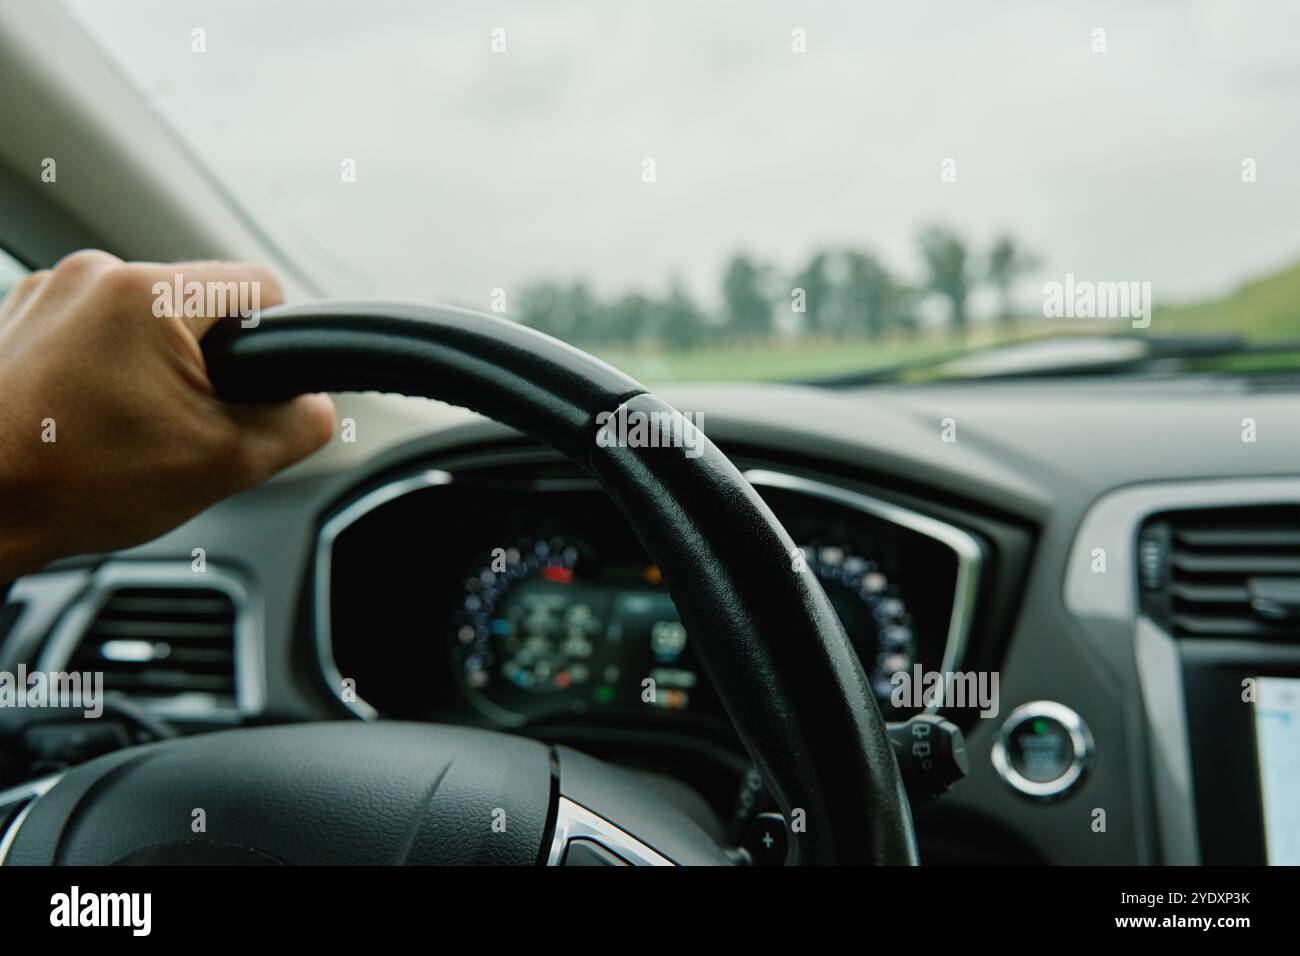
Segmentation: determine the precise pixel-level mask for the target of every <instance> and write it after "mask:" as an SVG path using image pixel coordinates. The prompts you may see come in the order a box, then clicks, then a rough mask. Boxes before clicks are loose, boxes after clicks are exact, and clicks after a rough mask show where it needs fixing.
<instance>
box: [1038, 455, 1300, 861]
mask: <svg viewBox="0 0 1300 956" xmlns="http://www.w3.org/2000/svg"><path fill="white" fill-rule="evenodd" d="M1295 502H1300V478H1297V477H1279V478H1243V479H1221V480H1211V481H1174V482H1159V483H1151V484H1142V485H1133V486H1130V487H1127V488H1120V489H1118V490H1116V491H1112V492H1110V493H1108V494H1106V495H1103V496H1102V497H1101V498H1099V499H1097V501H1095V502H1094V503H1093V505H1092V507H1091V508H1089V510H1088V512H1087V514H1086V515H1084V518H1083V521H1082V522H1081V523H1080V525H1079V530H1078V532H1077V533H1076V534H1075V537H1074V542H1073V544H1072V545H1071V548H1070V557H1069V562H1068V564H1067V566H1066V572H1065V581H1064V588H1063V592H1064V594H1063V596H1064V601H1065V606H1066V609H1067V610H1068V611H1069V612H1070V614H1072V615H1073V616H1074V617H1075V618H1076V619H1077V620H1078V622H1079V624H1080V625H1081V626H1082V627H1083V628H1084V630H1085V631H1086V632H1087V633H1088V634H1089V636H1090V637H1091V639H1092V640H1093V641H1094V642H1096V643H1097V644H1099V645H1105V644H1107V643H1110V642H1113V641H1115V640H1117V639H1123V640H1127V641H1129V642H1131V644H1132V648H1133V654H1134V663H1135V667H1136V670H1137V677H1138V685H1139V688H1140V691H1141V696H1142V701H1141V705H1142V708H1143V711H1142V712H1143V717H1144V722H1145V725H1146V726H1145V728H1144V730H1143V733H1142V734H1141V735H1140V736H1141V737H1142V738H1144V739H1145V740H1146V741H1147V749H1149V750H1150V757H1149V760H1150V764H1151V767H1150V773H1151V783H1152V791H1153V792H1152V800H1153V802H1154V807H1153V808H1152V813H1153V814H1154V816H1156V817H1157V818H1158V823H1157V824H1156V825H1157V826H1158V827H1159V832H1160V837H1161V846H1160V852H1161V859H1160V862H1162V863H1165V864H1180V865H1191V864H1197V863H1199V862H1200V840H1199V838H1198V836H1197V824H1196V809H1195V799H1194V795H1193V793H1192V783H1191V782H1192V767H1191V750H1190V746H1189V741H1188V735H1187V716H1186V707H1185V700H1184V690H1183V680H1182V668H1181V664H1180V657H1179V654H1178V647H1177V643H1176V642H1175V641H1174V639H1173V638H1172V637H1171V636H1170V635H1169V634H1167V633H1165V632H1164V631H1163V630H1162V629H1161V628H1159V627H1158V626H1157V625H1156V624H1155V623H1154V622H1151V621H1149V620H1147V619H1146V618H1144V617H1142V616H1141V615H1140V613H1139V605H1138V593H1137V568H1136V552H1137V534H1138V528H1139V527H1140V526H1141V524H1142V522H1143V521H1145V520H1146V519H1147V518H1148V517H1150V516H1151V515H1153V514H1157V513H1159V512H1162V511H1175V510H1188V509H1194V508H1233V507H1243V506H1250V505H1267V504H1283V503H1295ZM1096 548H1101V549H1104V552H1105V555H1106V573H1104V574H1101V573H1094V572H1093V571H1092V563H1093V550H1094V549H1096ZM1139 752H1143V751H1139ZM1156 811H1158V812H1156Z"/></svg>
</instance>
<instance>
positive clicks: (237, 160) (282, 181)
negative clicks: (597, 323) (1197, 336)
mask: <svg viewBox="0 0 1300 956" xmlns="http://www.w3.org/2000/svg"><path fill="white" fill-rule="evenodd" d="M68 5H69V6H70V7H71V8H72V9H73V10H74V12H75V13H76V14H77V15H78V17H79V18H80V19H81V21H82V22H83V23H85V24H86V25H87V27H88V28H89V29H90V31H91V32H92V33H93V34H94V35H95V36H97V37H98V38H99V39H100V41H101V43H102V45H103V46H104V48H105V49H106V50H107V51H108V52H109V53H110V55H111V56H112V57H113V58H114V59H115V60H117V61H118V62H119V64H120V65H121V67H122V68H123V69H124V70H125V71H126V73H127V74H128V75H129V76H130V77H131V78H132V79H133V80H134V82H135V83H136V84H137V86H138V87H139V88H140V90H141V91H142V93H143V94H144V95H145V97H146V98H147V100H148V101H149V102H150V103H151V104H152V105H153V106H154V107H155V108H156V109H157V110H158V111H159V112H160V113H161V114H162V115H163V116H164V117H165V118H166V119H167V120H168V121H169V122H170V123H171V124H172V125H173V126H174V127H175V128H176V129H177V130H178V131H179V133H180V134H181V136H182V137H183V138H184V139H185V140H187V141H188V142H189V143H190V144H191V146H192V147H193V149H194V151H195V152H196V154H197V155H198V156H199V157H201V159H202V161H203V162H204V163H205V164H206V165H207V166H208V167H209V168H210V170H211V171H212V172H213V173H214V175H216V177H217V178H218V179H220V180H221V181H222V182H223V183H224V184H225V185H226V186H227V188H228V189H229V190H230V191H231V192H232V193H233V195H234V196H235V197H236V198H237V199H238V201H239V202H240V203H241V204H242V205H243V206H244V207H245V209H246V210H247V211H248V212H249V213H250V214H251V215H252V216H253V218H255V219H256V220H258V221H259V223H260V224H261V225H262V226H263V228H264V229H265V230H266V231H267V232H268V233H269V234H270V235H271V236H272V237H273V238H274V239H275V240H276V241H277V242H278V243H279V244H280V245H282V246H283V247H284V248H285V249H286V250H287V251H288V253H289V254H290V256H291V257H293V258H294V259H296V260H297V261H298V262H299V263H300V265H302V266H303V267H304V268H305V269H306V270H307V271H308V272H309V273H310V274H311V275H313V276H314V277H315V278H316V279H317V280H318V281H319V282H320V284H321V285H322V286H323V287H324V288H325V289H326V291H327V292H329V293H331V294H335V295H345V296H354V295H363V296H377V297H383V298H389V299H410V300H415V301H433V302H448V303H454V304H461V305H466V306H470V307H474V308H479V309H486V308H488V307H489V303H490V298H491V295H492V290H493V289H496V288H502V289H506V290H507V292H510V291H511V290H518V289H520V288H522V287H523V286H524V285H525V284H527V283H529V282H531V281H536V280H541V279H553V280H560V281H571V280H578V279H581V280H584V281H587V282H588V283H590V284H591V285H592V287H593V288H595V289H596V290H597V291H598V292H599V293H601V294H605V295H615V294H619V293H622V292H626V291H631V290H640V291H646V292H650V293H659V292H662V291H663V290H664V289H665V288H666V287H667V285H668V283H669V281H670V279H672V278H674V277H675V278H678V279H680V281H682V282H683V283H684V284H685V285H686V286H687V288H688V289H689V290H690V291H691V292H692V293H694V294H695V295H696V296H697V297H698V298H699V299H700V300H701V301H702V302H704V303H705V304H706V305H713V304H715V303H716V300H717V297H718V285H719V282H720V277H721V274H722V270H723V267H724V265H725V263H726V261H727V259H728V258H729V257H730V256H731V255H732V254H733V253H735V252H738V251H745V252H748V253H750V254H752V255H754V256H757V257H759V258H761V259H763V260H765V261H768V262H771V263H772V264H773V265H774V266H775V267H777V268H778V269H780V270H785V271H788V272H793V271H794V270H795V269H797V268H798V267H799V266H800V265H801V264H802V262H803V261H805V260H806V259H807V258H808V256H809V255H810V254H812V253H813V252H814V251H816V250H817V249H819V248H826V247H838V246H854V247H860V248H864V249H867V250H870V251H873V252H874V253H876V254H877V255H878V256H880V257H881V258H882V259H883V260H885V261H886V262H887V263H889V264H890V265H891V266H893V267H894V268H895V269H897V270H898V271H899V272H900V273H902V274H903V275H904V276H907V277H909V278H913V279H915V278H916V277H917V276H918V275H919V265H918V259H917V252H916V235H917V232H918V231H919V229H920V228H922V227H923V226H925V225H928V224H931V223H941V224H944V225H947V226H950V227H953V228H955V229H957V230H958V231H960V232H961V233H962V234H963V235H965V236H966V238H967V239H968V240H969V241H970V242H971V244H972V246H973V248H974V250H975V251H976V252H977V253H978V252H980V251H982V250H984V249H986V248H987V247H988V246H989V245H990V244H991V243H992V241H993V240H994V238H995V237H996V236H997V235H999V234H1001V233H1004V232H1005V233H1009V234H1011V235H1012V236H1014V237H1015V238H1016V239H1017V240H1019V241H1020V242H1021V243H1022V244H1023V245H1024V246H1025V247H1026V248H1028V249H1029V250H1030V251H1032V252H1033V253H1034V254H1035V255H1036V256H1037V258H1038V260H1039V265H1038V267H1037V268H1036V269H1035V270H1034V271H1033V272H1032V273H1030V274H1028V275H1027V276H1026V277H1025V278H1024V279H1023V281H1022V282H1021V284H1020V286H1019V294H1020V296H1021V297H1023V298H1024V299H1025V300H1026V301H1028V302H1029V303H1031V304H1032V303H1034V302H1035V301H1036V300H1037V297H1038V295H1039V294H1040V290H1041V287H1042V284H1043V283H1044V282H1047V281H1052V280H1063V279H1064V277H1065V275H1066V274H1067V273H1073V274H1075V275H1076V276H1077V277H1078V278H1080V279H1091V280H1094V281H1120V280H1132V281H1149V282H1151V284H1152V289H1153V297H1154V298H1155V299H1156V301H1157V302H1161V301H1163V302H1175V301H1184V300H1190V299H1195V298H1199V297H1203V296H1207V295H1213V294H1218V293H1221V292H1226V291H1229V290H1230V289H1231V288H1233V287H1234V286H1235V285H1237V284H1239V283H1240V282H1242V281H1244V280H1246V279H1248V278H1251V277H1253V276H1256V275H1260V274H1264V273H1267V272H1270V271H1272V270H1274V269H1277V268H1280V267H1282V266H1284V265H1288V264H1290V263H1291V262H1294V261H1295V260H1296V259H1298V258H1300V162H1297V157H1298V155H1300V56H1296V55H1295V50H1294V41H1295V38H1296V37H1297V36H1300V4H1297V3H1295V2H1294V0H1283V2H1270V0H1252V2H1251V3H1240V2H1237V0H1215V2H1194V0H1184V2H1178V0H1170V2H1160V0H1151V2H1145V3H1134V2H1118V3H1071V4H1068V5H1067V4H1049V3H1042V2H1039V0H1004V2H999V3H987V4H985V3H981V4H975V3H970V2H945V3H927V2H909V3H887V4H886V3H867V2H862V0H857V2H852V0H849V2H843V3H837V2H804V3H776V2H755V0H744V2H739V0H737V2H711V3H710V2H704V0H685V2H683V0H654V2H598V0H590V2H585V3H578V2H564V0H558V2H547V3H526V2H518V3H497V2H483V0H477V2H395V0H366V2H364V3H356V2H350V0H349V2H322V0H316V2H305V0H282V2H276V3H266V2H259V0H217V2H195V0H68ZM195 29H202V30H203V31H205V40H206V52H203V53H196V52H194V51H193V50H192V39H193V31H194V30H195ZM498 30H499V31H503V32H502V33H497V34H495V37H496V38H497V40H498V45H499V42H500V40H501V38H502V37H504V45H505V49H504V51H502V52H494V51H493V49H492V45H493V40H494V31H498ZM796 30H802V31H804V34H803V35H804V36H805V37H806V41H805V47H806V48H805V50H804V52H796V51H795V50H794V49H792V46H793V45H794V32H793V31H796ZM1097 30H1102V31H1104V51H1102V52H1098V51H1095V50H1094V46H1095V45H1096V44H1097V39H1098V34H1097V33H1096V32H1095V31H1097ZM349 158H350V159H353V160H355V163H356V165H355V169H356V181H355V182H344V181H343V175H342V168H343V162H344V160H345V159H349ZM646 159H652V160H653V161H654V174H655V180H654V181H653V182H646V181H644V169H645V166H644V161H645V160H646ZM946 160H952V161H953V163H952V164H951V165H949V166H948V167H947V168H948V169H950V170H951V169H955V172H956V178H955V181H950V182H945V181H944V179H943V176H942V173H943V171H944V168H945V166H944V163H945V161H946ZM1247 160H1249V161H1251V162H1253V164H1254V170H1255V181H1254V182H1249V183H1247V182H1243V179H1242V164H1243V161H1247Z"/></svg>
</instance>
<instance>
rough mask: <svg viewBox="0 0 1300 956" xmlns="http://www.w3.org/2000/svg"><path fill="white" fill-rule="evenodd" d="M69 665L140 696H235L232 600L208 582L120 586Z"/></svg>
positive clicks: (229, 701)
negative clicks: (201, 584) (99, 674)
mask: <svg viewBox="0 0 1300 956" xmlns="http://www.w3.org/2000/svg"><path fill="white" fill-rule="evenodd" d="M68 667H69V669H72V670H80V671H102V672H103V674H104V689H105V690H117V691H121V692H123V693H124V694H126V695H128V696H129V697H132V698H136V699H143V700H149V699H155V700H156V699H158V698H175V697H176V696H177V695H181V694H193V693H198V694H202V695H205V696H206V697H208V698H214V699H213V700H212V701H211V702H212V703H213V704H216V705H219V706H223V707H230V706H233V705H234V701H235V605H234V602H233V601H232V600H231V598H230V595H228V594H226V593H225V592H224V591H218V590H215V589H211V588H188V587H186V588H179V587H170V588H168V587H123V588H120V589H118V590H116V591H114V593H113V595H112V597H110V598H109V600H108V602H107V603H106V604H105V605H104V606H103V608H102V609H101V610H100V612H99V614H98V615H97V616H96V617H95V620H94V622H93V623H92V624H91V625H90V628H89V629H88V630H87V631H86V633H85V636H84V637H83V638H82V639H81V643H80V644H79V645H78V646H77V650H76V652H75V653H74V654H73V656H72V660H71V661H70V662H69V664H68Z"/></svg>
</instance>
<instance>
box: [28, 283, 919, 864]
mask: <svg viewBox="0 0 1300 956" xmlns="http://www.w3.org/2000/svg"><path fill="white" fill-rule="evenodd" d="M262 318H263V321H262V322H261V323H260V324H259V325H258V326H256V327H255V328H243V327H241V324H240V321H239V320H238V319H237V318H230V319H225V320H223V321H222V322H220V323H218V325H217V326H215V327H214V328H213V329H212V331H211V332H209V334H208V335H207V336H206V337H205V338H204V340H203V352H204V356H205V358H206V361H207V367H208V374H209V376H210V377H211V380H212V382H213V385H214V386H215V388H216V391H217V394H218V395H220V396H221V397H222V398H224V399H226V400H230V401H237V402H274V401H282V400H285V399H288V398H291V397H293V396H295V395H298V394H302V393H304V392H318V391H329V392H342V391H382V392H398V393H402V394H405V395H418V396H425V397H428V398H436V399H441V400H443V401H446V402H449V403H451V404H454V405H460V406H465V407H467V408H470V409H473V410H475V411H477V412H480V413H482V414H484V415H487V416H488V417H490V418H494V419H497V420H498V421H500V422H503V423H504V424H507V425H509V426H512V427H513V428H515V429H517V430H519V431H520V432H523V433H524V434H525V435H528V436H531V437H533V438H535V439H538V440H540V441H542V442H544V443H546V444H547V445H550V446H551V447H552V448H554V449H556V450H557V451H559V452H561V453H562V454H564V455H565V456H566V457H568V458H569V459H571V460H572V461H573V462H575V463H576V464H578V465H579V466H581V467H582V468H584V469H586V470H588V471H589V472H590V473H591V474H593V475H594V476H595V477H596V479H597V480H598V481H599V482H600V484H601V485H602V486H603V487H604V489H605V491H606V492H607V493H608V494H609V495H610V496H611V497H612V498H613V499H614V501H615V502H616V504H617V505H618V507H619V509H620V510H621V511H622V513H623V514H624V515H625V516H626V518H627V520H628V522H629V523H630V524H631V526H632V528H633V529H634V531H635V532H636V534H637V536H638V537H639V538H640V540H641V542H642V544H643V545H644V546H645V549H646V551H647V552H648V553H649V555H650V557H651V558H652V560H654V562H655V563H656V564H657V565H658V566H659V568H660V569H661V571H662V573H663V577H664V580H665V582H666V583H667V585H668V588H669V591H670V593H671V595H672V598H673V600H674V602H675V603H676V605H677V608H678V611H679V612H680V614H681V617H682V621H683V623H684V624H685V626H686V629H687V632H688V633H689V634H690V635H691V641H692V644H693V645H694V648H695V650H696V652H697V653H698V655H699V658H700V660H701V662H702V663H703V666H704V669H705V671H706V673H707V675H708V677H709V678H710V679H711V680H712V682H713V684H714V686H715V687H716V689H717V692H718V695H719V697H720V698H721V700H722V703H723V705H724V706H725V708H726V710H727V713H728V714H729V716H730V717H731V720H732V722H733V723H734V724H735V727H736V729H737V732H738V733H739V735H740V737H741V740H742V741H743V743H744V745H745V747H746V749H747V750H748V752H749V755H750V757H751V758H752V760H753V761H754V764H755V766H756V767H757V769H758V771H759V773H760V774H761V776H762V778H763V780H764V781H765V783H766V785H767V787H768V789H769V790H770V792H771V793H772V795H773V796H774V797H775V799H776V801H777V803H778V805H779V806H780V808H781V811H782V813H783V815H784V816H785V818H786V820H787V821H788V822H790V823H791V824H792V825H791V826H790V833H789V837H790V844H791V852H790V857H789V859H790V861H791V862H798V863H802V864H831V863H836V864H840V863H857V864H861V863H876V864H914V863H916V862H917V850H916V836H915V831H914V830H913V827H912V818H911V812H910V809H909V806H908V802H907V798H906V794H905V792H904V789H903V784H902V780H901V777H900V774H899V770H898V766H897V763H896V762H895V758H894V755H893V753H892V751H891V747H890V743H889V740H888V738H887V736H886V730H885V725H884V721H883V719H882V717H881V714H880V711H879V709H878V707H877V705H876V701H875V698H874V696H873V694H872V692H871V690H870V687H869V685H868V682H867V679H866V676H865V675H864V673H863V670H862V666H861V664H860V663H859V661H858V658H857V656H856V654H855V653H854V651H853V648H852V646H851V644H850V642H849V639H848V638H847V636H846V635H845V633H844V629H843V627H842V626H841V624H840V621H839V618H838V617H837V615H836V613H835V610H834V609H833V608H832V606H831V604H830V602H829V600H828V599H827V597H826V594H825V592H823V590H822V588H821V585H820V584H819V583H818V581H817V579H816V577H815V575H814V573H813V572H812V571H810V570H809V569H808V568H807V567H806V566H805V564H804V563H803V562H802V561H800V560H798V554H799V552H798V550H797V549H796V547H795V544H794V542H793V541H792V540H791V538H790V536H789V535H788V534H787V533H786V531H785V530H784V528H782V527H781V525H780V523H779V522H778V521H777V519H776V517H775V516H774V515H773V514H772V512H771V510H770V509H769V508H768V507H767V505H765V504H764V503H763V501H762V500H761V499H760V498H759V497H758V495H757V494H756V493H755V491H754V489H753V488H752V487H751V486H750V485H749V483H748V482H746V481H745V479H744V478H743V477H742V476H741V474H740V472H739V471H738V470H737V469H736V467H735V466H734V465H733V464H732V463H731V462H730V461H729V460H728V459H727V457H726V456H725V455H724V454H722V452H720V451H719V450H718V449H717V448H716V447H714V445H713V444H712V443H711V442H709V441H708V440H707V439H706V438H704V437H703V436H702V435H698V436H697V435H691V436H690V437H691V440H690V441H689V442H679V443H678V444H677V446H675V447H674V446H671V445H670V446H669V447H662V443H660V445H661V447H626V446H620V445H619V444H618V443H616V442H614V441H610V440H608V438H609V435H608V433H607V434H606V435H605V436H604V437H603V438H601V439H600V440H598V436H599V435H600V432H601V429H602V427H603V424H604V423H605V422H607V421H608V420H609V416H608V414H604V415H602V413H619V414H621V415H623V416H626V417H628V418H629V419H631V420H633V421H634V420H635V419H636V417H638V416H640V415H646V416H650V415H656V416H667V418H666V419H660V418H656V419H654V420H656V421H665V420H666V421H669V422H670V423H671V427H672V428H676V429H683V430H685V431H684V432H683V434H684V433H688V432H690V431H691V430H692V428H693V426H692V425H691V424H690V423H689V422H688V421H687V420H686V419H685V417H684V416H682V415H681V414H680V413H679V412H677V411H676V410H674V409H673V408H671V407H670V406H669V405H668V404H666V403H665V402H664V401H663V400H661V399H659V398H658V397H656V396H655V395H653V394H651V393H650V392H648V391H647V390H646V389H645V388H643V387H642V386H641V385H639V384H638V383H637V382H636V381H634V380H633V379H631V378H629V377H628V376H626V375H624V374H623V373H622V372H619V371H618V370H616V369H614V368H611V367H610V366H609V365H606V364H605V363H603V362H601V361H599V360H598V359H596V358H594V357H592V356H590V355H588V354H586V353H585V352H582V351H580V350H578V349H575V348H572V347H571V346H568V345H566V344H564V343H562V342H559V341H557V340H555V339H553V338H550V337H549V336H546V335H543V334H541V333H539V332H537V331H534V330H532V329H529V328H527V327H524V326H521V325H519V324H517V323H514V322H511V321H508V320H505V319H502V318H499V317H494V316H487V315H480V314H476V313H473V312H467V311H462V310H456V309H446V308H427V307H418V306H411V305H386V304H355V305H354V304H337V303H324V304H314V305H306V306H294V307H281V308H277V309H273V310H267V312H265V313H264V314H263V317H262ZM647 420H650V419H647ZM688 451H689V454H688ZM200 811H201V813H200ZM200 817H201V818H202V820H203V827H202V829H200V828H199V826H198V824H197V821H198V820H199V819H200ZM19 823H20V824H21V825H20V826H17V829H16V833H15V832H14V828H13V827H11V832H10V834H9V843H10V845H9V846H8V854H7V857H6V859H5V862H6V863H72V864H106V863H150V862H160V863H175V862H242V863H295V864H298V863H341V862H346V863H403V862H414V863H426V862H428V863H458V862H468V863H527V864H533V863H539V862H540V863H560V862H565V863H580V862H608V863H620V862H626V863H659V864H664V863H678V864H686V863H727V862H731V861H733V859H734V857H733V856H731V855H728V854H727V853H726V852H725V851H724V849H723V848H722V847H719V846H718V845H717V844H716V843H715V842H714V840H713V838H712V837H710V836H709V835H708V834H707V833H706V832H705V831H704V829H703V828H701V827H700V826H698V825H696V824H695V823H693V822H692V821H691V820H690V819H688V818H687V817H686V816H685V815H684V814H683V813H681V812H679V811H678V810H677V809H676V808H675V807H674V806H672V805H671V804H670V803H668V802H667V801H665V800H663V799H662V798H659V797H657V796H656V795H655V794H654V793H653V792H651V791H649V789H648V788H646V787H645V785H644V783H643V782H641V781H640V780H639V779H638V778H635V777H633V776H632V775H630V774H628V773H627V772H625V771H622V770H620V769H619V768H616V767H613V766H610V765H608V764H605V763H602V762H600V761H597V760H595V759H593V758H590V757H587V756H585V755H583V754H580V753H578V752H576V751H573V750H569V749H567V748H563V747H548V746H547V745H545V744H543V743H541V742H539V741H535V740H531V739H526V738H522V737H518V736H512V735H507V734H502V733H495V732H490V731H483V730H475V729H469V728H462V727H451V726H441V725H429V724H404V723H383V722H380V723H373V724H372V723H366V724H360V723H355V722H350V723H348V722H343V723H317V724H300V725H288V726H280V727H264V728H251V729H241V730H231V731H225V732H222V733H215V734H207V735H201V736H196V737H190V738H180V739H174V740H169V741H163V742H160V743H154V744H147V745H144V746H140V747H133V748H129V749H126V750H122V751H118V752H116V753H112V754H109V755H107V756H104V757H101V758H99V759H97V760H94V761H91V762H89V763H87V764H84V765H81V766H78V767H75V768H73V769H71V770H69V771H67V772H66V773H65V774H64V775H63V776H62V777H61V778H60V779H59V780H58V782H57V783H56V784H55V785H54V786H53V787H52V788H50V789H49V790H48V791H47V792H45V793H44V794H43V795H42V796H41V797H40V798H39V799H37V800H35V802H33V803H30V804H29V805H28V806H27V807H26V809H25V810H24V811H23V819H22V820H21V821H19Z"/></svg>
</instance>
